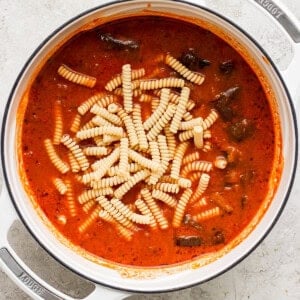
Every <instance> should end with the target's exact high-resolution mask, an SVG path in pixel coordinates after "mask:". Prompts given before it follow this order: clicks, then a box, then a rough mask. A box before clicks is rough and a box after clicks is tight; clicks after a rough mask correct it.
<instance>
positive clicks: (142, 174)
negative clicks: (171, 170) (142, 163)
mask: <svg viewBox="0 0 300 300" xmlns="http://www.w3.org/2000/svg"><path fill="white" fill-rule="evenodd" d="M149 175H150V172H149V171H148V170H142V171H139V172H137V173H135V174H134V175H133V176H132V177H130V178H129V179H128V180H127V181H126V182H124V183H123V184H122V185H120V186H119V187H118V188H117V189H116V190H115V192H114V196H115V197H116V198H118V199H122V198H123V196H124V195H125V194H126V193H127V192H128V191H129V190H130V189H132V187H133V186H135V185H136V184H138V183H139V182H140V181H142V180H144V179H145V178H146V177H148V176H149Z"/></svg>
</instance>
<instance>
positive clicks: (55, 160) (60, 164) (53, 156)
mask: <svg viewBox="0 0 300 300" xmlns="http://www.w3.org/2000/svg"><path fill="white" fill-rule="evenodd" d="M44 145H45V149H46V152H47V154H48V156H49V158H50V161H51V162H52V164H53V165H54V167H55V168H56V169H57V170H58V171H59V172H60V173H62V174H65V173H67V172H68V171H69V170H70V167H69V166H68V165H67V164H66V163H65V162H64V161H62V159H61V158H60V157H59V156H58V154H57V153H56V151H55V148H54V146H53V144H52V142H51V140H50V139H45V140H44Z"/></svg>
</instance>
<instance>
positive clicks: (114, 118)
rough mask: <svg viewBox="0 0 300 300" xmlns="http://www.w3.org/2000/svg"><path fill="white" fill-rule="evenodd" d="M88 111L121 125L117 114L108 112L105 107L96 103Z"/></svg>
mask: <svg viewBox="0 0 300 300" xmlns="http://www.w3.org/2000/svg"><path fill="white" fill-rule="evenodd" d="M90 111H91V113H93V114H95V115H98V116H100V117H102V118H104V119H105V120H107V121H109V122H110V123H113V124H114V125H116V126H122V120H121V119H120V118H119V117H118V116H117V115H115V114H112V113H110V112H109V111H108V110H107V109H106V108H103V107H100V106H99V105H98V104H94V105H93V106H92V108H91V110H90Z"/></svg>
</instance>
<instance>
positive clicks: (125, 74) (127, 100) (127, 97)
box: [121, 64, 133, 113]
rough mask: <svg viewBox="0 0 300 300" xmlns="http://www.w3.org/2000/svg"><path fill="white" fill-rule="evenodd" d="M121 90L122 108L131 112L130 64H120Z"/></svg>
mask: <svg viewBox="0 0 300 300" xmlns="http://www.w3.org/2000/svg"><path fill="white" fill-rule="evenodd" d="M121 76H122V91H123V98H124V109H125V111H126V112H127V113H130V112H132V107H133V103H132V97H133V92H132V85H131V65H130V64H126V65H123V66H122V75H121Z"/></svg>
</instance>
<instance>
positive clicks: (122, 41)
mask: <svg viewBox="0 0 300 300" xmlns="http://www.w3.org/2000/svg"><path fill="white" fill-rule="evenodd" d="M97 35H98V37H100V39H101V41H103V42H105V43H107V45H108V48H109V49H117V50H137V49H139V47H140V43H139V42H137V41H135V40H132V39H128V38H125V37H114V36H112V35H111V34H110V33H103V32H98V33H97Z"/></svg>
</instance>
